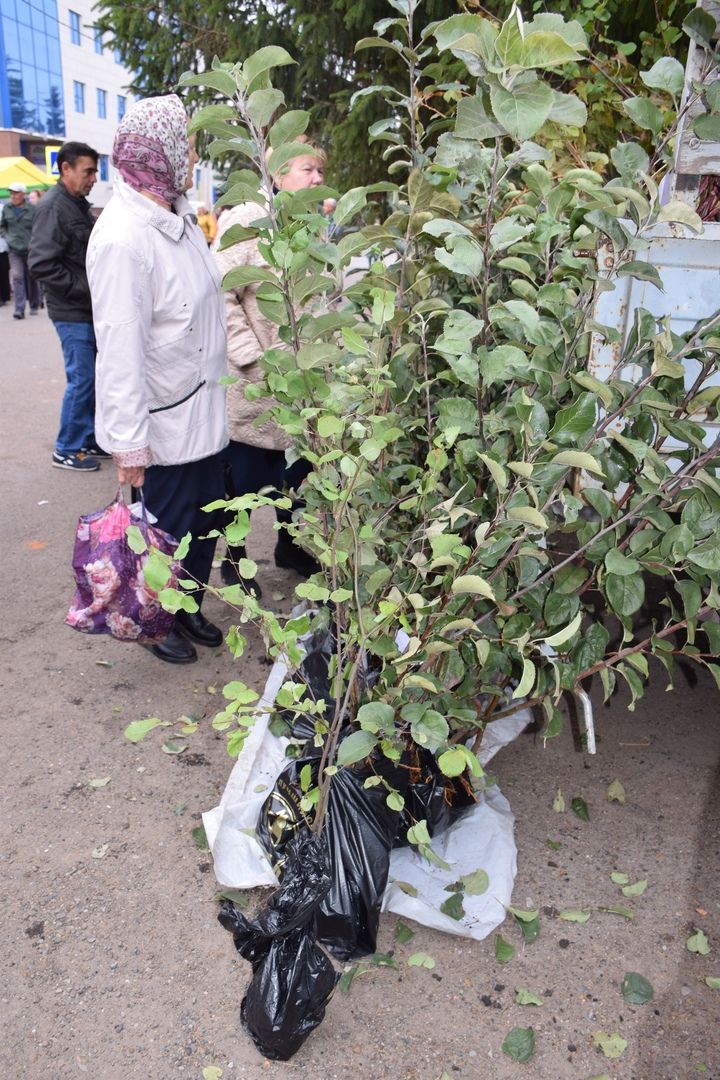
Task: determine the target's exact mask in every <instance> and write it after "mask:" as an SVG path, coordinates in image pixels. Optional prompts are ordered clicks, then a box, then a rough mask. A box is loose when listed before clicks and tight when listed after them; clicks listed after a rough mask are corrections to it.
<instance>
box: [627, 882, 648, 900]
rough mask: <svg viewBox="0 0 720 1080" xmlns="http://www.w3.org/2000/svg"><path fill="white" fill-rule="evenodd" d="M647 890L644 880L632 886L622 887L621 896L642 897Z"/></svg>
mask: <svg viewBox="0 0 720 1080" xmlns="http://www.w3.org/2000/svg"><path fill="white" fill-rule="evenodd" d="M646 889H647V880H646V879H645V878H644V879H643V880H642V881H636V882H635V883H634V884H633V885H624V886H623V890H622V893H623V896H642V894H643V893H644V892H645V890H646Z"/></svg>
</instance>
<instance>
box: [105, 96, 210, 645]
mask: <svg viewBox="0 0 720 1080" xmlns="http://www.w3.org/2000/svg"><path fill="white" fill-rule="evenodd" d="M197 160H198V158H197V154H196V153H195V150H194V147H192V146H191V144H190V142H189V140H188V135H187V116H186V114H185V109H184V107H183V104H182V102H181V101H180V98H179V97H176V96H175V95H174V94H171V95H168V96H167V97H154V98H146V99H145V100H144V101H138V102H136V104H135V105H133V107H132V108H131V109H129V110H128V111H127V113H126V114H125V116H124V117H123V119H122V121H121V123H120V125H119V127H118V129H117V132H116V135H115V142H114V145H113V164H114V166H115V168H116V169H117V171H118V174H119V175H118V176H117V178H116V180H115V186H114V190H113V195H112V198H111V199H110V202H109V203H108V205H107V206H106V207H105V209H104V211H103V213H102V214H101V216H100V218H99V220H98V222H97V224H96V226H95V228H94V230H93V233H92V236H91V238H90V244H89V247H88V256H87V269H88V280H89V282H90V292H91V295H92V302H93V315H94V320H95V333H96V336H97V343H98V360H97V380H96V401H97V405H96V431H97V437H98V441H99V443H100V445H101V446H102V447H104V448H105V449H106V450H108V451H110V452H111V453H112V456H113V460H114V462H115V464H116V466H117V474H118V482H119V483H120V484H132V485H133V486H134V487H135V488H142V490H143V493H144V499H145V504H146V506H147V509H148V510H149V511H150V512H151V513H152V514H154V516H155V517H156V518H157V521H158V524H159V526H160V528H161V529H164V530H165V531H166V532H169V533H171V534H172V535H173V536H175V537H176V538H177V539H178V540H180V539H181V538H182V537H183V536H184V535H185V534H186V533H188V532H190V533H191V534H192V537H193V539H192V543H191V545H190V549H189V551H188V554H187V556H186V557H185V559H183V568H184V570H185V572H186V575H187V576H188V577H192V578H194V579H195V580H196V581H197V582H198V583H199V585H200V589H199V590H198V591H196V592H194V593H193V594H192V595H193V596H194V597H195V599H196V600H197V602H198V604H201V603H202V599H203V587H204V586H205V585H207V582H208V579H209V577H210V571H211V568H212V560H213V555H214V552H215V543H216V541H215V539H214V538H213V537H208V535H207V534H208V533H210V532H212V530H213V529H214V528H215V527H216V525H218V524H219V525H221V524H222V519H221V517H219V516H218V515H213V514H207V513H204V512H203V511H202V509H201V507H203V506H204V505H205V504H206V503H208V502H212V501H213V500H215V499H222V498H224V495H225V478H224V456H223V451H224V449H225V447H226V445H227V441H228V439H227V424H226V419H225V388H224V386H223V385H222V384H221V382H220V380H221V379H222V378H223V377H224V376H225V372H226V369H227V365H226V335H225V311H224V304H223V298H222V294H221V292H220V279H219V275H218V272H217V269H216V267H215V264H214V262H213V259H212V257H211V255H210V253H209V251H208V248H207V244H206V242H205V238H204V236H203V234H202V233H201V231H200V229H199V228H198V226H197V224H196V222H195V216H194V214H193V212H192V208H191V206H190V203H189V202H188V200H187V199H186V197H185V192H186V191H187V190H188V188H189V187H190V186H191V184H192V170H193V168H194V165H195V163H196V162H197ZM222 640H223V636H222V633H221V631H220V630H219V629H218V628H217V627H216V626H213V625H212V624H211V623H210V622H208V620H207V619H206V618H205V616H204V615H203V614H202V611H198V612H196V613H194V614H190V613H188V612H185V611H179V612H178V613H177V616H176V621H175V627H174V628H173V630H172V631H171V632H170V634H169V635H168V637H167V638H166V639H165V640H164V641H162V642H159V643H158V644H155V645H151V646H150V648H151V650H152V652H153V653H154V654H155V656H157V657H158V658H159V659H161V660H164V661H166V662H168V663H171V664H187V663H190V662H191V661H193V660H196V659H197V653H196V651H195V648H194V645H193V643H195V644H198V645H206V646H210V647H215V646H218V645H221V644H222Z"/></svg>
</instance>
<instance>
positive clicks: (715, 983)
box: [705, 975, 720, 990]
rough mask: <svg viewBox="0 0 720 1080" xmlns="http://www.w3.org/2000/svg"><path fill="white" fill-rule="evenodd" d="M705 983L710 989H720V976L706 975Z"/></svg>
mask: <svg viewBox="0 0 720 1080" xmlns="http://www.w3.org/2000/svg"><path fill="white" fill-rule="evenodd" d="M705 984H706V985H707V986H709V987H710V989H711V990H720V976H718V975H706V976H705Z"/></svg>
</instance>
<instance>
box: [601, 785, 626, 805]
mask: <svg viewBox="0 0 720 1080" xmlns="http://www.w3.org/2000/svg"><path fill="white" fill-rule="evenodd" d="M605 798H606V799H607V801H608V802H619V803H624V802H625V788H624V787H623V786H622V784H621V783H620V781H619V780H613V781H612V783H610V784H608V786H607V787H606V789H605Z"/></svg>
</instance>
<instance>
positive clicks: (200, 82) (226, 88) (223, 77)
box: [178, 70, 237, 97]
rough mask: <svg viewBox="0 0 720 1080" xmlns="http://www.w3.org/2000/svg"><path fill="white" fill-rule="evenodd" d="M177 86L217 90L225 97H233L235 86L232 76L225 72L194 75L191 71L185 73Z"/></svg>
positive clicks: (207, 72) (205, 72) (235, 90)
mask: <svg viewBox="0 0 720 1080" xmlns="http://www.w3.org/2000/svg"><path fill="white" fill-rule="evenodd" d="M178 86H209V87H211V89H213V90H219V91H220V93H221V94H224V95H225V97H235V94H236V92H237V86H236V85H235V80H234V79H233V77H232V75H228V73H227V72H226V71H217V70H215V71H203V72H202V73H201V74H200V75H196V74H195V73H194V72H192V71H186V72H185V74H184V75H181V76H180V78H179V79H178Z"/></svg>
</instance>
